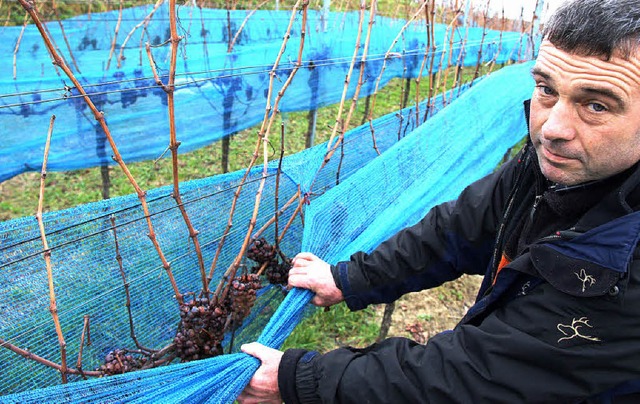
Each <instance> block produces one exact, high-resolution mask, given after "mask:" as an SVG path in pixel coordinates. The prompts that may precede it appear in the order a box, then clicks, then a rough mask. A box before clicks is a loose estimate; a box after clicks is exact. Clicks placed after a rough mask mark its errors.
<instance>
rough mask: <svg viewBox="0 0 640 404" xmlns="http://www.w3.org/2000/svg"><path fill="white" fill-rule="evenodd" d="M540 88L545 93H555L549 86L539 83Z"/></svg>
mask: <svg viewBox="0 0 640 404" xmlns="http://www.w3.org/2000/svg"><path fill="white" fill-rule="evenodd" d="M536 87H538V90H539V91H540V92H541V93H542V94H544V95H553V90H552V89H551V88H549V87H547V86H543V85H537V86H536Z"/></svg>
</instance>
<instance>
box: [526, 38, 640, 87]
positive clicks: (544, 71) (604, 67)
mask: <svg viewBox="0 0 640 404" xmlns="http://www.w3.org/2000/svg"><path fill="white" fill-rule="evenodd" d="M532 73H534V74H539V75H541V76H543V77H545V76H560V77H569V76H571V75H573V76H574V78H580V79H585V80H586V79H591V80H594V81H602V82H603V84H607V83H608V84H610V85H613V86H616V87H621V88H623V89H625V92H628V91H629V90H631V88H626V87H632V88H638V89H640V55H639V54H637V53H636V54H634V55H632V56H630V57H629V58H622V57H620V56H616V55H614V56H612V57H611V58H609V59H607V58H605V57H601V56H584V55H580V54H575V53H570V52H567V51H564V50H562V49H559V48H557V47H555V46H554V45H553V44H552V43H551V42H549V41H543V42H542V44H541V46H540V50H539V53H538V57H537V59H536V63H535V65H534V67H533V69H532Z"/></svg>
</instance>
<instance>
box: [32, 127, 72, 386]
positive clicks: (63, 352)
mask: <svg viewBox="0 0 640 404" xmlns="http://www.w3.org/2000/svg"><path fill="white" fill-rule="evenodd" d="M55 120H56V116H55V115H52V116H51V120H50V122H49V132H48V133H47V141H46V144H45V146H44V157H43V159H42V171H41V174H40V197H39V198H38V212H37V213H36V219H37V220H38V228H39V229H40V238H41V239H42V247H43V248H44V254H43V255H44V262H45V265H46V267H47V280H48V283H49V311H50V312H51V317H52V318H53V323H54V325H55V329H56V334H57V336H58V345H60V360H61V366H60V373H61V374H62V383H66V382H67V343H66V342H65V341H64V335H63V334H62V327H61V326H60V319H59V317H58V305H57V303H56V293H55V290H54V286H53V269H52V267H51V250H50V249H49V244H48V243H47V235H46V233H45V230H44V222H43V220H42V205H43V204H44V183H45V178H46V177H47V160H48V159H49V146H50V144H51V134H52V133H53V123H54V122H55Z"/></svg>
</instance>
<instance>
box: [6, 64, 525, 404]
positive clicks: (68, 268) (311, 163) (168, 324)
mask: <svg viewBox="0 0 640 404" xmlns="http://www.w3.org/2000/svg"><path fill="white" fill-rule="evenodd" d="M530 68H531V64H530V63H526V64H521V65H514V66H509V67H506V68H503V69H501V70H500V71H498V72H495V73H493V74H491V75H490V76H488V77H486V78H483V79H482V80H480V81H479V82H477V83H475V84H474V85H473V86H472V87H471V88H467V89H465V90H461V91H460V93H455V94H456V95H457V96H458V98H457V99H456V100H455V101H453V102H452V103H450V104H448V105H447V106H446V107H444V108H437V109H438V110H439V111H438V112H437V113H436V114H435V115H434V116H433V117H431V118H429V119H428V120H427V121H426V123H424V124H422V125H420V126H417V127H416V126H415V125H414V123H415V120H412V119H409V117H410V116H411V115H412V114H413V113H414V110H413V108H407V109H405V110H403V111H401V112H400V113H397V114H396V113H394V114H389V115H387V116H385V117H382V118H380V119H378V120H376V121H375V123H374V127H375V134H376V140H377V145H378V148H379V149H380V151H381V155H380V156H378V155H377V153H375V151H373V150H372V149H373V148H372V140H371V132H370V129H369V127H368V125H364V126H362V127H359V128H357V129H354V130H352V131H350V132H349V133H347V134H346V137H345V142H344V156H343V158H342V159H340V158H336V157H334V158H333V159H332V160H331V161H330V162H329V164H327V165H326V166H324V167H323V168H320V167H321V164H322V161H323V159H324V157H325V154H326V145H318V146H316V147H313V148H311V149H307V150H305V151H304V152H301V153H298V154H295V155H291V156H288V157H285V158H284V159H283V161H282V164H281V166H279V162H278V161H274V162H272V163H270V165H269V167H268V171H267V172H268V175H267V178H266V180H265V184H264V189H263V190H262V203H261V204H260V208H259V214H258V219H257V226H256V229H257V228H260V227H261V226H263V225H264V224H265V223H267V222H268V221H269V219H271V218H272V217H273V216H274V212H275V209H276V208H275V200H276V189H277V191H278V192H277V200H278V201H279V202H278V209H281V211H282V212H281V214H280V215H279V223H280V226H279V229H280V232H282V231H283V228H284V227H285V225H284V224H285V223H286V222H288V221H291V225H290V227H289V228H288V231H287V233H286V234H285V236H284V237H283V239H282V242H281V245H280V247H281V250H282V251H283V253H284V254H286V255H287V256H293V255H295V254H296V253H297V252H299V251H311V252H314V253H316V254H317V255H319V256H320V257H322V258H323V259H325V260H327V261H328V262H331V263H335V262H337V261H339V260H343V259H346V258H347V257H348V256H349V255H350V254H352V253H353V252H355V251H357V250H365V251H370V250H371V249H372V248H374V247H375V246H376V245H377V244H378V243H380V242H381V241H383V240H384V239H386V238H388V237H389V236H391V235H392V234H393V233H394V232H396V231H397V230H399V229H400V228H402V227H405V226H407V225H410V224H413V223H415V222H416V221H417V220H418V219H419V218H420V217H422V216H423V215H424V214H425V213H426V211H427V210H428V209H429V208H431V207H432V206H434V205H435V204H437V203H440V202H444V201H447V200H450V199H453V198H455V197H456V196H457V195H458V194H459V192H460V191H461V190H462V189H463V188H464V187H465V186H466V185H467V184H469V183H470V182H472V181H474V180H476V179H478V178H480V177H482V176H484V175H486V174H487V173H489V172H491V171H492V170H493V169H494V167H495V166H496V165H497V164H498V163H499V161H500V160H501V159H502V158H503V156H504V154H505V152H506V151H507V150H508V149H509V148H510V147H511V146H513V145H514V144H515V143H517V142H518V141H519V140H520V139H522V137H523V136H524V135H525V134H526V123H525V120H524V115H523V113H522V102H523V100H525V99H526V98H528V97H529V95H530V94H531V92H532V89H533V82H532V80H531V78H530V74H529V69H530ZM436 105H437V103H436ZM423 107H424V106H423ZM401 117H402V118H403V119H400V118H401ZM399 134H400V136H399ZM337 157H339V156H337ZM278 167H281V172H280V175H278V172H279V170H278ZM338 173H339V176H338ZM243 175H244V172H243V171H240V172H234V173H230V174H225V175H219V176H214V177H210V178H207V179H203V180H197V181H190V182H186V183H183V184H182V186H181V194H182V195H183V201H184V203H185V206H186V209H187V211H188V212H189V215H190V217H191V220H192V222H193V223H194V226H195V228H196V229H197V230H198V231H199V232H200V233H199V239H200V245H201V246H202V250H203V255H204V259H205V262H206V263H207V264H208V265H210V263H211V262H212V259H213V256H214V253H215V251H216V249H217V247H218V244H219V243H220V242H221V235H222V234H223V232H224V229H225V227H226V223H227V220H228V217H229V211H230V206H231V203H232V201H233V193H234V192H235V191H236V190H237V189H238V184H239V182H240V179H241V177H242V176H243ZM261 177H262V170H261V168H255V169H253V170H252V171H251V173H250V174H249V176H248V179H247V181H246V183H245V184H244V185H243V187H242V191H241V195H240V196H241V197H240V198H239V199H238V205H237V206H236V208H235V211H234V212H235V214H234V216H233V222H234V226H233V228H232V230H231V232H230V233H229V235H228V237H227V238H226V239H225V243H224V247H223V248H222V249H221V258H220V261H219V264H218V265H217V267H216V271H215V275H214V277H213V281H212V285H216V284H217V283H218V282H219V281H220V279H221V277H222V275H223V272H224V271H225V269H226V268H227V267H228V266H229V264H230V263H231V262H232V261H233V259H234V258H235V255H236V253H237V252H238V250H239V247H240V245H241V244H242V241H243V239H244V237H245V234H246V231H247V228H248V225H249V219H250V217H251V214H252V211H253V209H254V200H255V195H256V192H257V191H258V189H259V184H260V180H261ZM336 178H339V181H336ZM276 181H278V182H279V186H277V187H276ZM298 190H300V192H301V195H305V197H296V195H297V193H298ZM170 193H171V189H170V188H168V187H164V188H159V189H154V190H151V191H149V192H148V196H147V197H148V201H149V203H150V215H151V220H152V222H153V223H154V225H155V229H156V233H157V236H158V242H159V244H160V245H161V246H162V248H163V251H164V254H165V255H166V257H167V259H168V261H170V262H171V269H172V271H173V274H174V276H175V278H176V282H177V284H178V286H179V288H180V291H181V292H182V293H184V292H188V291H193V292H198V291H199V289H200V288H201V283H200V274H199V271H198V269H197V267H198V262H197V256H196V253H195V251H194V245H193V243H192V242H191V241H190V239H189V234H188V231H187V228H186V226H185V224H184V221H183V220H182V218H181V217H180V213H179V210H178V209H177V207H176V204H175V201H174V200H173V199H172V198H171V196H170ZM45 197H46V193H45ZM292 197H293V198H292ZM287 200H292V201H294V202H293V203H292V204H291V205H289V206H288V207H286V208H285V206H286V205H285V201H287ZM296 206H300V207H302V209H303V216H301V215H294V212H295V210H296ZM112 218H113V219H112ZM44 224H45V229H46V232H47V238H48V241H49V246H50V251H51V260H52V268H53V277H54V281H55V291H56V299H57V306H58V313H59V316H60V323H61V326H62V332H63V334H64V338H65V341H66V344H67V358H68V363H69V364H70V367H72V368H77V366H76V360H77V359H78V357H79V352H80V350H81V349H82V363H81V367H82V369H84V371H87V372H88V371H91V370H95V369H97V368H98V367H100V366H101V365H102V364H103V363H104V360H105V357H106V355H108V354H109V352H110V351H113V350H114V349H119V348H132V349H134V350H135V348H136V346H135V345H134V336H135V338H136V339H137V340H138V342H139V344H140V345H142V346H145V347H149V348H152V349H160V348H162V347H164V346H167V345H168V344H170V343H171V342H172V341H174V338H175V336H176V332H177V324H178V321H179V319H180V316H179V309H178V304H177V302H176V299H175V297H174V291H173V289H172V288H171V287H170V284H169V280H168V278H167V274H166V273H165V270H164V269H163V267H162V265H161V262H160V260H159V258H158V254H157V252H156V250H155V249H154V248H153V247H152V245H151V242H150V240H149V238H148V237H147V236H146V234H147V232H148V229H147V227H146V224H145V220H144V214H143V212H142V210H141V208H140V203H139V201H138V199H137V198H136V196H135V195H130V196H126V197H120V198H114V199H110V200H105V201H101V202H96V203H91V204H87V205H83V206H78V207H76V208H73V209H68V210H64V211H59V212H50V213H48V214H46V215H45V217H44ZM274 233H275V230H274V226H273V225H272V226H270V227H268V228H267V230H266V231H265V232H264V236H265V237H266V239H267V240H273V239H274V237H275V234H274ZM116 240H117V243H118V248H117V249H116ZM118 256H120V257H121V259H122V266H120V265H119V262H118ZM244 263H245V264H246V265H247V267H249V266H250V265H251V263H250V262H249V260H245V261H244ZM127 292H128V295H129V297H130V299H129V300H128V299H127ZM257 294H258V297H257V300H256V302H255V306H253V309H252V311H251V314H250V315H249V316H248V317H247V318H246V319H245V320H244V322H242V324H241V325H239V327H238V328H237V329H236V330H235V331H234V332H230V333H227V334H226V336H225V339H224V341H223V343H222V346H223V347H224V352H225V353H226V352H229V351H232V352H237V350H238V347H239V346H240V344H242V343H244V342H250V341H255V340H258V341H260V342H262V343H264V344H265V345H268V346H271V347H274V348H277V347H279V346H280V345H281V344H282V342H283V341H284V339H285V338H286V337H287V336H288V335H289V333H290V332H291V331H292V330H293V328H294V327H295V325H296V324H297V323H298V322H299V321H300V319H301V318H302V316H303V315H304V313H305V310H306V307H307V303H308V301H309V299H310V297H311V296H310V294H309V293H308V292H306V291H301V290H293V291H291V292H289V293H288V294H287V295H286V297H284V293H283V289H282V288H281V287H280V286H277V285H267V284H266V283H265V286H264V287H263V288H261V289H259V291H258V293H257ZM283 299H284V301H283ZM128 301H129V302H130V307H131V315H132V317H133V321H132V322H131V321H129V316H128V310H127V302H128ZM85 318H88V319H89V320H88V323H89V325H90V333H89V332H84V331H83V330H85V331H86V329H85V328H84V326H85V324H86V323H87V321H86V320H85ZM132 324H133V326H134V327H132ZM89 334H90V338H91V343H90V344H87V341H86V338H85V341H84V342H85V343H84V344H83V345H82V346H81V345H80V341H81V338H82V337H83V335H84V336H85V337H88V336H89ZM0 339H1V340H2V342H0V346H2V348H3V349H0V364H2V368H3V372H2V374H1V376H0V391H2V392H3V394H5V395H4V396H0V402H9V403H25V402H31V403H37V402H43V401H47V402H154V401H162V402H189V403H199V402H202V403H204V402H214V403H229V402H232V401H233V400H234V399H235V397H237V395H238V394H239V393H240V392H241V391H242V389H243V387H244V386H245V385H246V383H247V382H248V380H249V379H250V378H251V376H252V374H253V372H254V371H255V369H257V367H258V361H257V360H255V359H254V358H251V357H249V356H247V355H245V354H242V353H232V354H225V355H220V356H215V357H213V358H209V359H204V360H199V361H192V362H186V363H177V364H172V365H169V366H160V367H156V368H152V369H148V370H139V371H135V372H130V373H124V374H121V375H115V376H110V377H103V378H93V377H89V380H87V381H82V380H81V379H82V376H81V375H80V374H77V372H76V374H73V375H69V379H70V381H71V383H68V384H64V385H63V384H60V382H61V376H60V372H59V371H57V370H54V369H52V368H50V367H46V366H44V365H42V364H40V363H36V362H35V361H32V360H28V359H25V358H23V357H21V356H20V355H19V354H18V353H16V352H14V351H12V350H10V349H8V348H9V347H8V345H7V344H6V342H8V343H10V344H12V346H14V347H18V348H20V349H23V350H24V351H23V352H27V353H28V352H31V353H33V354H36V355H38V356H40V357H42V358H45V359H47V360H50V361H52V362H55V363H58V364H59V363H60V360H61V356H60V348H59V346H58V338H57V335H56V333H55V331H54V325H53V321H52V317H51V314H50V313H49V294H48V287H47V277H46V271H45V263H44V259H43V247H42V241H41V239H40V236H39V232H38V227H37V223H36V221H35V220H34V219H33V218H22V219H18V220H12V221H7V222H2V223H0ZM175 362H177V360H176V361H175ZM47 386H50V387H47Z"/></svg>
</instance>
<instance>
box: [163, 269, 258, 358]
mask: <svg viewBox="0 0 640 404" xmlns="http://www.w3.org/2000/svg"><path fill="white" fill-rule="evenodd" d="M261 287H262V283H261V282H260V278H259V277H258V275H256V274H244V275H240V276H238V277H236V278H234V279H233V280H232V281H231V283H230V288H229V296H228V297H227V298H226V299H224V301H223V302H222V303H216V302H215V300H216V299H206V298H194V299H192V300H191V301H189V302H185V303H183V304H181V305H180V327H179V329H178V332H177V333H176V336H175V338H174V339H173V342H174V344H175V352H176V355H177V356H178V357H179V358H180V359H181V360H182V361H183V362H188V361H192V360H197V359H202V358H210V357H213V356H216V355H220V354H222V353H223V352H222V340H223V339H224V334H225V332H227V331H230V330H235V329H237V328H238V327H239V326H240V325H241V324H242V321H243V320H244V319H245V317H246V316H248V315H249V313H250V312H251V308H252V307H253V305H254V304H255V302H256V294H257V291H258V289H260V288H261Z"/></svg>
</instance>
